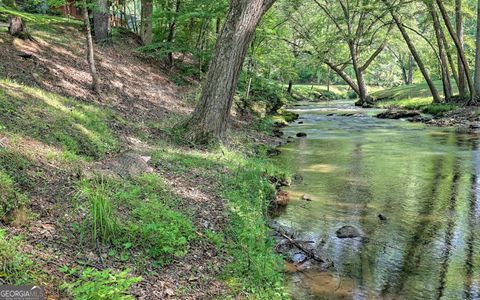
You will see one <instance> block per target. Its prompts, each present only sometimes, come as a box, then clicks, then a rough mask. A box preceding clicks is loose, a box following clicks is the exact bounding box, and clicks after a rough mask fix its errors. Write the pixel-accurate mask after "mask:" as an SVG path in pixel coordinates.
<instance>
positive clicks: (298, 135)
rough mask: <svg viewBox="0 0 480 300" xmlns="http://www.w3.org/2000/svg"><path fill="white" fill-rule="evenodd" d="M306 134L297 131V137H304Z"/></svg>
mask: <svg viewBox="0 0 480 300" xmlns="http://www.w3.org/2000/svg"><path fill="white" fill-rule="evenodd" d="M306 136H307V134H306V133H305V132H299V133H297V137H306Z"/></svg>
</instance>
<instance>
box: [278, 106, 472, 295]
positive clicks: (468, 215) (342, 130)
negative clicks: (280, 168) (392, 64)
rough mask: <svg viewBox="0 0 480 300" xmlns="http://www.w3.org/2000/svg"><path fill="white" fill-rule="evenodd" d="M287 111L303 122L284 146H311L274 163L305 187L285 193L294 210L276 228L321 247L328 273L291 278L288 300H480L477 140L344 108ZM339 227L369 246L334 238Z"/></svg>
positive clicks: (286, 151) (290, 130)
mask: <svg viewBox="0 0 480 300" xmlns="http://www.w3.org/2000/svg"><path fill="white" fill-rule="evenodd" d="M291 110H292V111H294V112H297V113H299V114H300V119H299V120H298V121H297V122H295V123H294V124H292V125H290V126H289V127H287V128H286V129H285V136H292V137H294V136H295V135H296V134H297V133H299V132H305V133H307V137H305V138H295V141H294V142H293V143H290V144H288V145H286V146H284V147H283V148H281V151H282V154H281V155H280V156H279V157H278V163H279V164H284V165H287V166H289V167H290V169H291V170H292V171H293V172H295V173H297V174H299V175H301V176H302V177H303V180H302V181H301V182H299V183H296V184H294V185H292V186H291V187H290V188H289V189H288V192H289V194H290V198H291V202H290V204H289V205H288V206H287V207H286V208H285V210H284V211H283V212H281V213H280V214H279V216H278V217H277V218H276V221H278V222H279V223H281V224H282V225H286V226H291V227H293V228H294V229H295V230H297V231H299V232H301V233H302V234H304V235H307V236H310V237H312V239H316V240H319V239H322V240H323V241H324V242H325V245H324V253H325V255H326V256H327V257H329V258H330V259H331V260H332V261H333V263H334V267H332V268H330V269H329V270H328V271H318V270H308V269H307V270H303V271H301V272H291V273H289V274H288V281H289V289H290V292H291V295H292V298H294V299H379V298H380V299H392V298H393V299H476V298H479V297H480V219H479V216H480V204H479V199H480V188H479V187H480V152H479V150H478V145H477V144H478V143H477V139H476V137H475V136H472V135H459V134H456V133H455V132H454V130H452V129H445V128H432V127H428V126H425V125H423V124H415V123H410V122H407V121H401V120H382V119H377V118H374V117H372V116H371V114H372V112H371V111H367V110H362V109H360V108H355V107H354V106H353V103H351V102H350V101H335V102H323V103H318V104H311V105H307V106H298V107H294V108H292V109H291ZM303 195H308V197H309V198H311V200H312V201H305V200H302V196H303ZM303 198H305V197H303ZM379 215H381V216H382V217H384V218H385V219H386V220H381V218H379ZM345 225H349V226H354V227H355V228H358V229H359V230H361V231H362V232H363V233H364V234H365V235H366V238H353V239H340V238H337V237H336V234H335V233H336V231H337V230H338V229H339V228H341V227H342V226H345Z"/></svg>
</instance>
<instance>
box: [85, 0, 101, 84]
mask: <svg viewBox="0 0 480 300" xmlns="http://www.w3.org/2000/svg"><path fill="white" fill-rule="evenodd" d="M83 19H84V22H85V36H86V39H87V59H88V66H89V67H90V74H91V75H92V89H93V90H94V91H95V92H96V93H99V92H100V86H99V80H98V74H97V69H96V68H95V56H94V52H93V41H92V26H91V25H90V17H89V16H88V9H87V1H86V0H83Z"/></svg>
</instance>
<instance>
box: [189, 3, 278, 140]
mask: <svg viewBox="0 0 480 300" xmlns="http://www.w3.org/2000/svg"><path fill="white" fill-rule="evenodd" d="M274 2H275V0H231V2H230V8H229V11H228V14H227V17H226V20H225V23H224V25H223V28H222V30H221V32H220V35H219V36H218V39H217V44H216V47H215V53H214V56H213V59H212V62H211V64H210V68H209V70H208V75H207V79H206V81H205V85H204V87H203V90H202V95H201V97H200V102H199V103H198V105H197V106H196V108H195V111H194V112H193V114H192V116H191V118H190V119H189V120H188V121H187V123H186V128H187V133H186V134H187V138H189V139H190V140H192V141H194V142H197V143H206V142H209V141H211V139H212V138H213V139H215V140H220V141H225V138H226V136H227V127H228V121H229V119H230V109H231V107H232V104H233V97H234V95H235V90H236V87H237V83H238V77H239V75H240V70H241V68H242V65H243V62H244V60H245V56H246V54H247V50H248V47H249V46H250V43H251V41H252V39H253V36H254V33H255V29H256V27H257V25H258V23H259V22H260V19H261V18H262V16H263V15H264V14H265V13H266V12H267V10H268V9H269V8H270V7H271V6H272V5H273V3H274Z"/></svg>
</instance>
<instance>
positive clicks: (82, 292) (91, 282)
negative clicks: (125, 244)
mask: <svg viewBox="0 0 480 300" xmlns="http://www.w3.org/2000/svg"><path fill="white" fill-rule="evenodd" d="M61 271H62V272H64V273H65V274H66V277H67V278H70V277H74V278H76V279H75V280H73V281H72V282H65V283H63V284H62V286H61V287H62V289H64V290H66V291H67V292H68V293H70V294H71V296H72V297H73V298H74V299H77V300H92V299H98V300H100V299H105V300H110V299H118V300H128V299H134V297H132V296H130V295H128V291H129V289H130V288H131V287H132V285H133V284H135V283H138V282H140V281H141V280H142V278H141V277H130V276H129V274H128V270H125V271H122V272H120V273H113V272H112V270H109V269H107V270H103V271H98V270H95V269H92V268H86V269H84V270H83V271H81V272H80V271H79V270H77V269H68V268H67V267H64V268H62V269H61Z"/></svg>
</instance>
